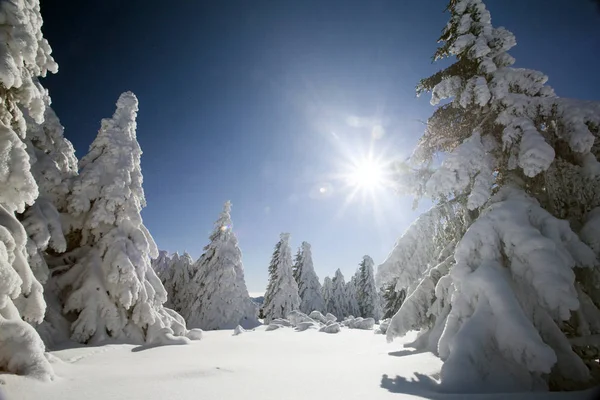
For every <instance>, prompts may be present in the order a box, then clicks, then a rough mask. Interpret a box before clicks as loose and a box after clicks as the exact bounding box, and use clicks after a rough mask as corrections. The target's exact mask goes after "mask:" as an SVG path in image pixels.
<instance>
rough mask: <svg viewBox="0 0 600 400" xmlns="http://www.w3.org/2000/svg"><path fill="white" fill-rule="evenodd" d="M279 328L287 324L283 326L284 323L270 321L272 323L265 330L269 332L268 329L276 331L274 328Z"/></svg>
mask: <svg viewBox="0 0 600 400" xmlns="http://www.w3.org/2000/svg"><path fill="white" fill-rule="evenodd" d="M279 328H285V326H283V325H280V324H275V323H273V322H271V323H270V324H269V325H268V326H267V329H265V332H268V331H274V330H276V329H279Z"/></svg>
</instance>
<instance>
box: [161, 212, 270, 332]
mask: <svg viewBox="0 0 600 400" xmlns="http://www.w3.org/2000/svg"><path fill="white" fill-rule="evenodd" d="M185 257H186V256H185V255H184V257H183V258H185ZM192 271H193V274H194V275H193V277H192V279H191V282H190V283H189V284H188V285H187V286H186V287H185V288H183V289H181V290H179V291H178V292H177V293H174V300H173V301H176V302H177V304H179V305H180V306H181V307H182V314H183V316H184V317H185V319H186V320H187V322H188V325H189V326H190V327H194V328H201V329H207V330H208V329H233V328H235V327H236V326H237V325H241V326H242V327H244V328H254V327H256V326H258V325H259V322H258V320H257V312H258V310H257V307H256V305H255V304H254V303H253V302H252V300H251V299H250V296H249V295H248V289H247V288H246V283H245V280H244V266H243V264H242V252H241V250H240V248H239V246H238V241H237V238H236V236H235V233H234V232H233V224H232V222H231V203H230V202H229V201H228V202H226V203H225V205H224V206H223V211H222V212H221V214H220V215H219V218H218V219H217V221H216V222H215V224H214V229H213V232H212V233H211V235H210V243H209V244H208V245H206V247H204V253H203V254H202V256H201V257H200V258H199V259H198V260H197V261H196V263H195V264H194V265H193V266H192ZM173 273H174V274H177V272H175V271H174V272H173ZM181 273H184V272H183V271H181ZM182 295H183V296H185V297H183V298H181V296H182Z"/></svg>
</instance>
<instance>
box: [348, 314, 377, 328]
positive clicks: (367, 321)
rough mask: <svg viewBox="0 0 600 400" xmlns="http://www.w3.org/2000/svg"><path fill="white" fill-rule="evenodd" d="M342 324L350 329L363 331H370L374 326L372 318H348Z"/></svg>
mask: <svg viewBox="0 0 600 400" xmlns="http://www.w3.org/2000/svg"><path fill="white" fill-rule="evenodd" d="M343 324H344V325H345V326H347V327H348V328H351V329H364V330H370V329H373V326H375V319H373V318H361V317H358V318H348V319H346V320H344V322H343Z"/></svg>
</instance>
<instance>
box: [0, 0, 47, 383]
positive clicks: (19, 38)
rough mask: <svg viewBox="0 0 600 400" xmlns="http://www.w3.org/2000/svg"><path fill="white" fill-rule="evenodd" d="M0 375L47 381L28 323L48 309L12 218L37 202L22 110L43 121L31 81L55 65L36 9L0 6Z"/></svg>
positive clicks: (37, 88) (40, 94) (40, 98)
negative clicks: (25, 141) (0, 370)
mask: <svg viewBox="0 0 600 400" xmlns="http://www.w3.org/2000/svg"><path fill="white" fill-rule="evenodd" d="M0 19H1V20H2V25H1V26H0V35H1V36H2V40H1V41H0V50H1V51H0V59H1V62H0V89H1V90H0V171H1V172H0V276H1V277H2V279H0V369H2V370H5V371H8V372H11V373H18V374H23V375H30V376H34V377H36V378H39V379H42V380H49V379H51V378H52V376H53V372H52V367H51V366H50V364H49V363H48V361H47V359H46V357H45V356H44V343H43V342H42V340H41V338H40V337H39V335H38V333H37V332H36V331H35V329H33V327H32V326H31V325H29V324H28V323H27V322H30V323H40V322H42V319H43V318H44V312H45V308H46V304H45V302H44V298H43V289H42V285H41V284H40V283H39V281H38V280H37V279H36V277H35V276H34V274H33V271H32V269H31V266H30V264H29V263H28V260H27V255H28V252H27V241H28V238H27V234H26V232H25V229H24V227H23V225H22V224H21V222H19V221H18V220H17V219H16V218H15V213H16V212H18V213H22V212H23V211H25V208H26V206H31V205H32V204H33V203H34V200H35V199H36V197H37V196H38V187H37V184H36V182H35V179H34V176H33V175H32V173H31V166H30V159H29V156H28V154H27V151H26V145H25V143H24V142H23V140H24V139H26V130H27V129H26V121H25V118H24V116H23V110H24V111H25V112H26V113H27V114H28V115H29V116H30V117H31V118H33V119H34V120H35V121H36V122H37V123H42V122H43V121H44V113H45V104H46V101H45V100H46V98H47V93H46V90H45V89H44V88H43V87H42V86H41V85H40V83H39V82H38V81H37V77H39V76H45V75H46V73H47V72H48V71H50V72H56V71H57V70H58V65H57V64H56V63H55V62H54V60H53V58H52V56H51V49H50V46H49V44H48V42H47V41H46V39H44V37H43V35H42V31H41V27H42V23H43V21H42V16H41V14H40V5H39V1H37V0H31V1H27V2H22V1H20V2H13V1H1V2H0Z"/></svg>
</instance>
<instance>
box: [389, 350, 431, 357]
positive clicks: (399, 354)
mask: <svg viewBox="0 0 600 400" xmlns="http://www.w3.org/2000/svg"><path fill="white" fill-rule="evenodd" d="M425 352H426V351H425V350H417V349H402V350H398V351H390V352H389V353H388V355H390V356H394V357H404V356H411V355H413V354H420V353H425Z"/></svg>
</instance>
